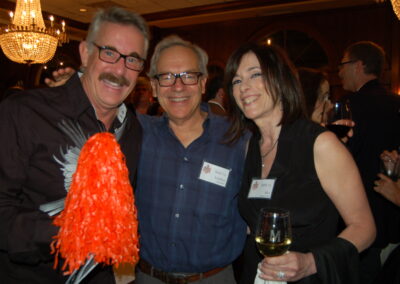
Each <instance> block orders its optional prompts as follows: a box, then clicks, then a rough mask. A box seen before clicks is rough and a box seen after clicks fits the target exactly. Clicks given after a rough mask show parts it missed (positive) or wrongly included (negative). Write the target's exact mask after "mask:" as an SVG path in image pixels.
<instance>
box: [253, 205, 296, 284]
mask: <svg viewBox="0 0 400 284" xmlns="http://www.w3.org/2000/svg"><path fill="white" fill-rule="evenodd" d="M255 239H256V244H257V248H258V250H259V251H260V253H261V254H262V255H264V256H265V257H273V256H279V255H282V254H284V253H286V252H287V251H288V249H289V247H290V244H291V243H292V228H291V225H290V214H289V211H288V210H285V209H275V208H262V209H261V210H260V213H259V215H258V221H257V227H256V235H255ZM256 277H258V276H256ZM264 283H281V282H276V281H265V282H264Z"/></svg>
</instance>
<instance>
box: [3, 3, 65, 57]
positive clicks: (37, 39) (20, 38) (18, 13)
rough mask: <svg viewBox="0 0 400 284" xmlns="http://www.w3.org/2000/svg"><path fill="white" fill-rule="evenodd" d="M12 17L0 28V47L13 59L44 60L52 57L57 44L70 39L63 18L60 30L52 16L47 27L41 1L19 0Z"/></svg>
mask: <svg viewBox="0 0 400 284" xmlns="http://www.w3.org/2000/svg"><path fill="white" fill-rule="evenodd" d="M10 17H11V24H9V25H7V26H3V27H1V28H0V46H1V48H2V50H3V52H4V54H5V55H6V56H7V57H8V58H9V59H10V60H12V61H15V62H18V63H26V64H32V63H45V62H47V61H49V60H50V59H52V58H53V56H54V53H55V52H56V49H57V46H58V45H61V44H63V43H65V42H67V34H66V32H65V22H64V21H63V22H62V23H61V29H57V28H55V27H54V17H53V16H51V17H50V22H51V26H50V27H49V28H46V26H45V24H44V21H43V16H42V10H41V7H40V0H17V5H16V8H15V14H14V13H12V12H11V13H10Z"/></svg>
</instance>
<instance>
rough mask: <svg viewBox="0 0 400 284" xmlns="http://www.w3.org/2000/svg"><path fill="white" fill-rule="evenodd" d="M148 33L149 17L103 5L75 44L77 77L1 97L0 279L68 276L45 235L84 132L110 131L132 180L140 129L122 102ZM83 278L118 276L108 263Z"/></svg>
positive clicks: (52, 230) (51, 231)
mask: <svg viewBox="0 0 400 284" xmlns="http://www.w3.org/2000/svg"><path fill="white" fill-rule="evenodd" d="M148 41H149V32H148V27H147V24H146V23H145V21H144V20H143V19H142V18H141V17H140V16H139V15H137V14H135V13H131V12H128V11H126V10H123V9H121V8H110V9H107V10H105V11H100V12H99V13H97V14H96V16H95V18H94V20H93V21H92V23H91V25H90V28H89V32H88V35H87V38H86V40H85V41H83V42H82V43H81V44H80V46H79V51H80V55H81V60H82V66H83V73H82V74H81V76H80V77H79V76H78V75H74V76H73V77H72V78H71V79H70V80H69V81H68V82H67V83H66V84H65V85H64V86H61V87H56V88H46V89H36V90H30V91H27V92H25V93H22V94H19V95H18V96H14V97H10V98H8V99H7V100H5V101H4V102H3V103H2V104H1V106H0V120H1V127H0V144H1V147H0V157H1V158H0V227H1V230H0V279H1V282H2V283H13V284H15V283H21V284H22V283H24V284H25V283H38V284H39V283H40V284H47V283H48V284H54V283H65V281H66V279H67V276H65V275H63V272H62V271H61V266H62V263H61V265H60V266H59V267H56V269H54V268H53V265H54V255H53V254H51V252H50V243H51V241H52V237H54V236H55V235H56V234H57V231H58V228H57V227H55V226H54V225H53V224H52V217H50V216H49V215H48V214H47V213H50V212H52V211H54V210H55V209H57V206H56V205H55V203H52V202H53V201H58V200H62V199H63V198H64V197H65V196H66V194H67V191H68V189H69V184H70V182H71V178H72V175H73V173H74V172H75V169H76V166H77V159H78V155H79V152H80V149H81V146H82V145H83V144H84V143H85V142H86V139H87V138H88V137H90V136H92V135H93V134H95V133H98V132H104V131H108V132H111V133H113V134H114V135H115V137H116V139H117V140H118V142H119V144H120V146H121V149H122V151H123V153H124V154H125V157H126V164H127V167H128V169H129V173H130V181H131V182H132V183H133V182H134V176H135V172H136V168H137V164H138V158H139V150H140V145H141V138H142V130H141V127H140V124H139V122H138V121H137V119H136V117H134V115H133V114H132V113H131V112H129V111H127V109H126V107H125V106H124V104H122V102H123V101H124V99H125V98H126V97H127V96H128V95H129V93H130V92H131V91H132V89H133V88H134V86H135V83H136V79H137V77H138V75H139V73H140V71H141V70H142V69H143V65H144V58H145V57H146V53H147V49H148ZM44 205H45V206H44ZM116 210H118V208H116ZM85 283H115V279H114V276H113V273H112V268H111V267H110V266H102V265H98V266H97V267H96V268H95V269H94V270H93V271H92V272H91V273H90V274H89V275H88V276H87V277H86V278H85Z"/></svg>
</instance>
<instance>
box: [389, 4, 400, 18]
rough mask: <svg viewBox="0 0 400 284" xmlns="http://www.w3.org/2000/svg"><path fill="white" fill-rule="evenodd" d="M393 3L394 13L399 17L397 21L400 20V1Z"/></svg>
mask: <svg viewBox="0 0 400 284" xmlns="http://www.w3.org/2000/svg"><path fill="white" fill-rule="evenodd" d="M391 1H392V6H393V11H394V13H395V14H396V16H397V19H399V20H400V0H391Z"/></svg>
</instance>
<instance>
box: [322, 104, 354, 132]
mask: <svg viewBox="0 0 400 284" xmlns="http://www.w3.org/2000/svg"><path fill="white" fill-rule="evenodd" d="M326 119H327V121H326V128H328V129H329V130H330V131H332V132H333V133H335V134H336V136H337V137H338V138H343V137H346V135H347V133H348V132H349V131H350V128H351V126H349V125H348V123H347V122H349V121H350V120H351V119H352V115H351V110H350V105H349V103H348V102H344V103H343V102H336V103H334V104H333V107H332V108H331V109H330V110H329V111H328V113H327V118H326Z"/></svg>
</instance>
